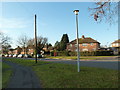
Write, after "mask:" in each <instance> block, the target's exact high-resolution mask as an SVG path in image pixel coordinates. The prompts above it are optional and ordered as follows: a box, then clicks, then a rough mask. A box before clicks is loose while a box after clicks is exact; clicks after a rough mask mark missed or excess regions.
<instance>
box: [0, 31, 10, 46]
mask: <svg viewBox="0 0 120 90" xmlns="http://www.w3.org/2000/svg"><path fill="white" fill-rule="evenodd" d="M9 43H10V37H8V36H6V35H5V34H4V33H3V32H0V44H1V45H6V44H9Z"/></svg>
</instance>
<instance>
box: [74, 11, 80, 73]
mask: <svg viewBox="0 0 120 90" xmlns="http://www.w3.org/2000/svg"><path fill="white" fill-rule="evenodd" d="M73 12H74V13H75V15H76V36H77V40H76V41H77V66H78V72H80V52H79V35H78V12H79V10H74V11H73Z"/></svg>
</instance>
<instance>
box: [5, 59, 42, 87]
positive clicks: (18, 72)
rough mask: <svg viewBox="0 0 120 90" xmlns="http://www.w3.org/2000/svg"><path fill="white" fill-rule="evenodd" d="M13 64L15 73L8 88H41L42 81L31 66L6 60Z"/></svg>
mask: <svg viewBox="0 0 120 90" xmlns="http://www.w3.org/2000/svg"><path fill="white" fill-rule="evenodd" d="M4 62H5V63H7V64H8V65H10V66H12V69H13V75H12V77H11V79H10V82H9V84H8V87H7V88H41V86H40V81H39V79H38V77H37V76H36V75H35V73H34V72H33V71H32V69H31V68H30V67H26V66H22V65H18V64H16V63H12V62H10V61H4Z"/></svg>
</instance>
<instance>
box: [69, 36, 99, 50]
mask: <svg viewBox="0 0 120 90" xmlns="http://www.w3.org/2000/svg"><path fill="white" fill-rule="evenodd" d="M79 48H80V51H96V50H98V49H99V48H100V43H99V42H98V41H96V40H94V39H92V38H90V37H85V36H84V35H83V36H82V38H80V39H79ZM67 50H68V51H77V44H76V39H75V40H73V41H71V42H69V43H68V44H67Z"/></svg>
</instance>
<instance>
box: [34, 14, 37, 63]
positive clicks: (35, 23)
mask: <svg viewBox="0 0 120 90" xmlns="http://www.w3.org/2000/svg"><path fill="white" fill-rule="evenodd" d="M34 29H35V41H34V42H35V62H36V63H37V31H36V14H35V28H34Z"/></svg>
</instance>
